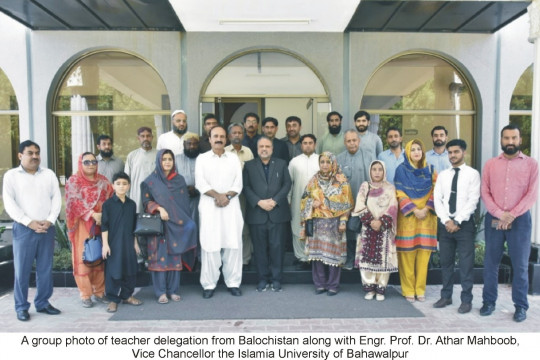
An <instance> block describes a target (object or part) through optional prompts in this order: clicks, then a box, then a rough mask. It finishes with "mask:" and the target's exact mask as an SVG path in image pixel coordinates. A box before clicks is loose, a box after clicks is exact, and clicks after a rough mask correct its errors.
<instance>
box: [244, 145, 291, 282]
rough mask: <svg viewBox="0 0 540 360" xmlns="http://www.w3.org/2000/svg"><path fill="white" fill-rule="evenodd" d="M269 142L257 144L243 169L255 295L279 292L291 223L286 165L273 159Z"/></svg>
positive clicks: (288, 179)
mask: <svg viewBox="0 0 540 360" xmlns="http://www.w3.org/2000/svg"><path fill="white" fill-rule="evenodd" d="M272 151H273V146H272V140H270V139H269V138H268V137H266V136H262V137H261V138H260V139H259V140H258V142H257V154H258V155H259V157H258V158H255V159H253V160H251V161H248V162H246V164H245V166H244V179H243V180H244V181H243V182H244V189H243V193H244V195H245V197H246V219H245V221H246V223H247V224H249V229H250V233H251V238H252V241H253V250H254V251H253V254H254V256H255V261H256V266H257V274H258V277H259V283H258V285H257V291H259V292H260V291H266V289H267V288H268V287H269V286H270V283H271V285H272V290H273V291H281V274H282V269H283V254H284V250H285V244H284V239H285V230H286V226H287V225H288V224H289V221H290V220H291V210H290V208H289V203H288V202H287V194H288V193H289V189H290V188H291V178H290V175H289V170H288V168H287V162H286V161H285V160H282V159H278V158H275V157H273V156H272Z"/></svg>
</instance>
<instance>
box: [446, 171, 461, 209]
mask: <svg viewBox="0 0 540 360" xmlns="http://www.w3.org/2000/svg"><path fill="white" fill-rule="evenodd" d="M454 171H455V174H454V178H453V179H452V192H451V193H450V201H449V202H448V205H450V214H454V213H455V212H456V199H457V180H458V176H459V168H454Z"/></svg>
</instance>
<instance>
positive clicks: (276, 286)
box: [272, 281, 283, 292]
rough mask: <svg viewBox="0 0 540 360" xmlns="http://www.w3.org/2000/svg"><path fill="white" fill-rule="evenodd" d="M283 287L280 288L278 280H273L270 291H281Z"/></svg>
mask: <svg viewBox="0 0 540 360" xmlns="http://www.w3.org/2000/svg"><path fill="white" fill-rule="evenodd" d="M282 290H283V289H282V288H281V283H280V282H279V281H274V282H273V283H272V291H275V292H280V291H282Z"/></svg>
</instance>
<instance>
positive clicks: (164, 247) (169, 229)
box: [141, 149, 197, 304]
mask: <svg viewBox="0 0 540 360" xmlns="http://www.w3.org/2000/svg"><path fill="white" fill-rule="evenodd" d="M141 194H142V201H143V208H144V209H145V211H146V212H147V213H150V214H157V213H159V214H160V217H161V220H162V221H163V222H164V223H163V228H164V232H165V234H164V235H160V236H153V237H151V238H149V239H148V270H150V271H151V273H152V283H153V286H154V293H155V294H156V297H157V298H158V302H159V303H160V304H166V303H168V302H169V299H171V300H172V301H180V300H181V297H180V295H178V290H179V288H180V271H181V270H182V269H183V268H184V267H186V268H187V269H188V270H190V271H191V269H192V267H193V263H194V261H195V249H196V246H197V226H196V225H195V223H194V222H193V220H192V219H191V217H190V210H189V193H188V189H187V185H186V181H185V180H184V177H183V176H182V175H180V174H179V173H178V172H177V170H176V165H175V160H174V154H173V152H172V151H171V150H168V149H162V150H159V151H158V153H157V155H156V169H155V170H154V171H153V172H152V174H150V175H149V176H148V177H147V178H146V180H144V181H143V182H142V183H141Z"/></svg>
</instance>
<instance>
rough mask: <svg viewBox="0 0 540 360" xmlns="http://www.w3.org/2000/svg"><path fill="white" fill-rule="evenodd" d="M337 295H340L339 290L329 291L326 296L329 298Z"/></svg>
mask: <svg viewBox="0 0 540 360" xmlns="http://www.w3.org/2000/svg"><path fill="white" fill-rule="evenodd" d="M337 293H338V292H337V290H328V292H327V293H326V295H328V296H336V295H337Z"/></svg>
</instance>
